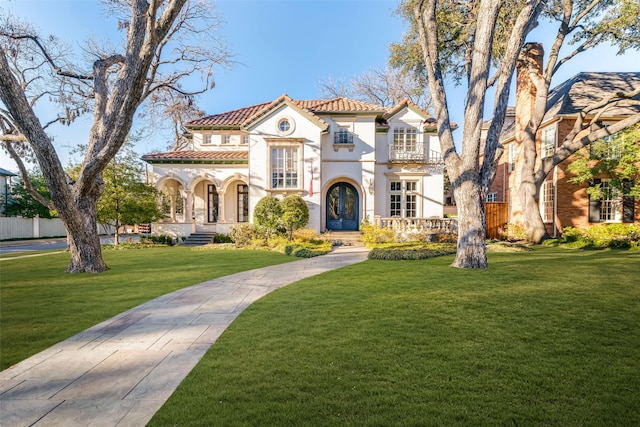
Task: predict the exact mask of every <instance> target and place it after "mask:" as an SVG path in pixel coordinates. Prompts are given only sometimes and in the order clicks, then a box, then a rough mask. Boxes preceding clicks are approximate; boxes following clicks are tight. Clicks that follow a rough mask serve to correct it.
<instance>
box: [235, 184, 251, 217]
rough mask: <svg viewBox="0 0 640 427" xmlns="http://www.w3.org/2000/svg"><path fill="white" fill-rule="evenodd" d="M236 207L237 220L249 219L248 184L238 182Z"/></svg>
mask: <svg viewBox="0 0 640 427" xmlns="http://www.w3.org/2000/svg"><path fill="white" fill-rule="evenodd" d="M236 209H237V211H238V218H237V220H238V222H248V221H249V186H248V185H246V184H238V200H237V206H236Z"/></svg>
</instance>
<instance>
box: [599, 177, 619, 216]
mask: <svg viewBox="0 0 640 427" xmlns="http://www.w3.org/2000/svg"><path fill="white" fill-rule="evenodd" d="M600 194H601V195H602V197H601V199H600V221H604V222H620V220H621V219H622V194H621V193H620V190H618V189H617V188H615V187H614V186H612V185H611V183H610V182H609V181H605V180H602V182H601V183H600Z"/></svg>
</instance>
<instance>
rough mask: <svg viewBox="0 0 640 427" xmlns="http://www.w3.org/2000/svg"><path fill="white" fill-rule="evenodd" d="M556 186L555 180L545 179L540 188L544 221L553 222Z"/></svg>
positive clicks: (541, 214) (541, 212)
mask: <svg viewBox="0 0 640 427" xmlns="http://www.w3.org/2000/svg"><path fill="white" fill-rule="evenodd" d="M554 196H555V187H554V185H553V181H545V182H543V183H542V188H541V189H540V216H542V220H543V221H544V222H553V201H554Z"/></svg>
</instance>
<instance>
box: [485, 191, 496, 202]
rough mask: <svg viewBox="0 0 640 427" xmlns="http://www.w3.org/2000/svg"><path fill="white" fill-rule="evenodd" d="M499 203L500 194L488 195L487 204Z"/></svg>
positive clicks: (492, 193)
mask: <svg viewBox="0 0 640 427" xmlns="http://www.w3.org/2000/svg"><path fill="white" fill-rule="evenodd" d="M497 201H498V193H497V192H495V191H493V192H491V193H489V194H487V202H497Z"/></svg>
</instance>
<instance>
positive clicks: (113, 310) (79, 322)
mask: <svg viewBox="0 0 640 427" xmlns="http://www.w3.org/2000/svg"><path fill="white" fill-rule="evenodd" d="M23 254H24V253H23ZM103 255H104V259H105V261H106V263H107V265H108V266H109V267H110V270H108V271H105V272H103V273H100V274H67V273H65V272H64V271H65V269H66V268H67V265H68V263H69V254H68V253H56V254H50V255H46V256H39V257H33V258H22V259H15V260H6V261H2V263H1V264H0V269H1V270H0V272H1V273H0V274H1V275H0V283H1V286H0V322H1V325H2V329H1V331H0V338H1V345H0V369H6V368H7V367H9V366H11V365H13V364H15V363H17V362H19V361H21V360H24V359H26V358H27V357H29V356H31V355H33V354H35V353H37V352H39V351H41V350H43V349H45V348H47V347H50V346H51V345H53V344H55V343H57V342H59V341H62V340H64V339H66V338H68V337H70V336H73V335H74V334H76V333H78V332H81V331H83V330H84V329H86V328H89V327H91V326H93V325H95V324H98V323H100V322H102V321H103V320H106V319H108V318H110V317H112V316H114V315H116V314H119V313H121V312H123V311H126V310H128V309H130V308H132V307H135V306H137V305H139V304H141V303H143V302H145V301H148V300H150V299H153V298H155V297H157V296H160V295H163V294H166V293H169V292H172V291H174V290H177V289H181V288H184V287H187V286H191V285H194V284H196V283H200V282H203V281H206V280H209V279H213V278H216V277H221V276H225V275H228V274H233V273H236V272H238V271H244V270H249V269H252V268H258V267H264V266H267V265H274V264H280V263H284V262H289V261H293V260H295V258H292V257H287V256H285V255H283V254H279V253H275V252H267V251H231V250H230V251H194V250H191V249H190V248H186V247H180V246H174V247H167V246H163V247H156V248H149V249H140V250H119V251H108V250H105V251H104V252H103ZM13 256H16V254H13Z"/></svg>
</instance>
